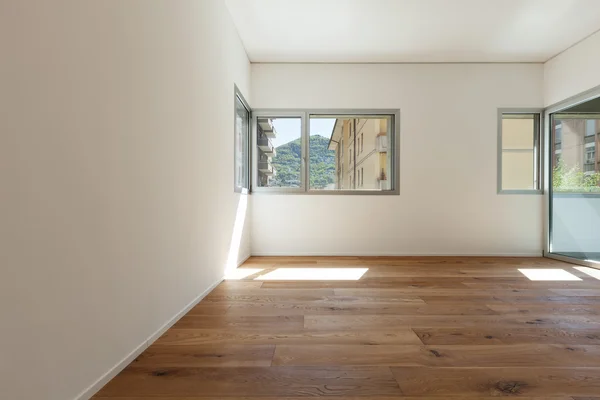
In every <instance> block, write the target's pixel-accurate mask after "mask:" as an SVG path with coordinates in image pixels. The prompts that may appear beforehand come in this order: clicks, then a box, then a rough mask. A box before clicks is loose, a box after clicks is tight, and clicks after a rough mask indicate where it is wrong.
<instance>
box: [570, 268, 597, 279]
mask: <svg viewBox="0 0 600 400" xmlns="http://www.w3.org/2000/svg"><path fill="white" fill-rule="evenodd" d="M573 268H575V269H576V270H577V271H581V272H583V273H584V274H586V275H589V276H591V277H592V278H596V279H598V280H600V270H599V269H596V268H590V267H573Z"/></svg>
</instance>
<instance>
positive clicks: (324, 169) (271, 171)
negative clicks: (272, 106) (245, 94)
mask: <svg viewBox="0 0 600 400" xmlns="http://www.w3.org/2000/svg"><path fill="white" fill-rule="evenodd" d="M253 114H254V116H253V124H252V125H253V131H254V132H255V138H254V140H255V142H256V148H255V150H254V151H255V153H256V156H255V157H254V160H255V165H254V168H255V169H256V173H255V174H254V175H255V177H254V178H253V179H254V182H255V185H254V186H255V189H253V190H255V191H257V192H291V193H324V194H326V193H340V194H356V193H370V194H398V176H399V174H398V166H399V162H398V150H397V148H398V134H399V111H397V110H377V111H373V110H365V111H362V112H356V111H355V110H353V111H345V110H337V111H330V110H328V111H323V112H321V111H297V112H288V111H279V110H273V111H259V112H254V113H253ZM359 119H360V124H361V125H360V129H357V125H358V121H359ZM357 131H360V132H361V133H360V136H358V134H357V133H356V132H357ZM265 136H266V137H265ZM383 138H386V139H385V140H384V139H383ZM365 141H366V144H365ZM380 143H385V146H382V145H378V144H380ZM369 146H370V147H369ZM363 151H364V155H361V157H360V158H358V157H357V155H358V154H359V153H361V152H363ZM365 174H367V176H371V177H372V179H371V178H368V179H366V180H365Z"/></svg>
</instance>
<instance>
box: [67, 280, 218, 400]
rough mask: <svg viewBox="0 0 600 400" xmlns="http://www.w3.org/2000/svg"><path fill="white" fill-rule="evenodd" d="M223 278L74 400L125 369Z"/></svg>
mask: <svg viewBox="0 0 600 400" xmlns="http://www.w3.org/2000/svg"><path fill="white" fill-rule="evenodd" d="M221 282H223V279H219V280H217V281H216V282H214V283H213V284H212V285H210V286H209V287H208V288H207V289H206V290H204V291H203V292H202V293H200V295H198V296H197V297H196V298H195V299H193V300H192V301H191V302H190V303H188V304H187V305H186V306H185V307H183V309H182V310H181V311H179V312H178V313H177V314H175V315H174V316H173V318H171V319H170V320H168V321H167V322H165V323H164V324H163V325H162V326H161V327H160V328H158V329H157V330H156V331H155V332H154V333H153V334H151V335H150V336H149V337H148V338H147V339H146V340H144V341H143V342H142V343H140V344H139V345H138V346H137V347H136V348H135V349H133V350H132V351H131V352H130V353H129V354H128V355H126V356H125V357H124V358H123V359H122V360H121V361H119V362H118V363H117V364H115V365H114V366H113V367H112V368H111V369H109V370H108V371H107V372H106V373H105V374H104V375H102V376H101V377H100V378H99V379H98V380H97V381H96V382H94V383H93V384H91V385H90V386H89V387H88V388H87V389H85V390H84V391H83V392H81V393H80V394H79V395H77V396H76V397H75V399H74V400H88V399H90V398H91V397H92V396H93V395H95V394H96V393H97V392H98V391H100V389H102V388H103V387H104V385H106V384H107V383H108V382H109V381H110V380H111V379H113V378H114V377H115V376H117V375H118V374H119V373H120V372H121V371H122V370H124V369H125V367H127V366H128V365H129V364H131V362H132V361H133V360H135V358H136V357H137V356H139V355H140V354H142V353H143V352H144V350H146V349H147V348H148V347H150V345H151V344H152V343H154V342H155V341H156V339H158V338H159V337H161V336H162V334H163V333H165V332H166V331H167V329H169V328H170V327H172V326H173V325H174V324H175V322H177V321H179V319H181V317H183V316H184V315H185V314H187V313H188V312H189V311H190V310H191V309H192V308H193V307H194V306H195V305H196V304H198V303H200V301H202V299H204V298H205V297H206V296H207V295H208V294H209V293H210V292H211V291H212V290H213V289H214V288H216V287H217V286H218V285H219V284H220V283H221Z"/></svg>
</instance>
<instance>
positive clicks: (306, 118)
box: [250, 108, 401, 196]
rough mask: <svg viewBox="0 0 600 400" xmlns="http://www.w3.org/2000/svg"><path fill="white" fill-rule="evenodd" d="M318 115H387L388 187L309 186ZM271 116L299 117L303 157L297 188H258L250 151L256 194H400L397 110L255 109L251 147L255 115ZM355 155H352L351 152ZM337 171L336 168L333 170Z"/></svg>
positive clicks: (253, 130)
mask: <svg viewBox="0 0 600 400" xmlns="http://www.w3.org/2000/svg"><path fill="white" fill-rule="evenodd" d="M311 116H318V117H321V118H324V117H328V116H331V117H332V118H333V117H345V116H348V117H352V116H356V117H362V116H367V117H377V116H381V117H389V118H390V119H391V123H390V126H389V129H390V139H389V141H390V144H389V145H388V149H389V150H391V151H393V154H392V157H391V162H390V164H391V165H390V171H389V176H388V180H389V181H390V183H391V189H390V190H356V189H350V190H349V189H342V190H331V189H311V188H310V148H309V140H308V139H309V137H310V118H311ZM264 117H273V118H286V117H288V118H298V117H300V118H301V139H302V140H301V143H302V157H301V162H300V169H301V171H300V182H301V185H300V187H299V188H283V187H259V186H258V185H257V183H258V182H257V180H258V176H257V175H258V174H257V170H258V159H257V156H256V153H257V152H256V151H252V163H251V175H252V179H251V182H252V184H251V185H252V192H253V193H256V194H268V193H270V194H302V195H362V196H364V195H368V196H381V195H383V196H389V195H399V194H400V162H401V160H400V109H319V108H314V109H313V108H311V109H269V108H265V109H255V110H253V111H252V118H251V128H250V129H251V133H252V134H251V136H252V140H251V148H252V149H254V148H255V147H256V146H257V136H258V127H257V123H258V118H264ZM354 156H355V155H354ZM336 173H337V171H336Z"/></svg>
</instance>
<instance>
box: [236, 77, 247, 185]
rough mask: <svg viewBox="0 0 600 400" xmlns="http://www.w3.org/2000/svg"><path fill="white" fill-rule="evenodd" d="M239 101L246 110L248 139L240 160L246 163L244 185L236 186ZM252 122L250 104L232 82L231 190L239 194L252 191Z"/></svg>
mask: <svg viewBox="0 0 600 400" xmlns="http://www.w3.org/2000/svg"><path fill="white" fill-rule="evenodd" d="M238 100H239V101H240V103H242V106H244V108H245V109H246V111H247V112H248V129H247V132H246V135H247V137H248V140H246V147H247V153H246V155H247V156H246V157H245V159H242V162H245V163H246V164H247V165H248V168H246V176H245V182H244V183H245V184H246V185H245V186H238V185H237V182H236V179H235V178H236V168H237V167H238V166H237V163H236V158H237V152H238V150H239V149H238V145H237V132H236V123H237V101H238ZM251 124H252V108H251V107H250V105H249V104H248V101H246V98H245V97H244V95H243V94H242V92H241V91H240V89H239V88H238V87H237V85H236V84H235V83H234V84H233V191H234V193H241V194H249V193H251V192H252V162H251V160H252V145H251V142H252V128H251V126H250V125H251ZM242 154H243V149H242Z"/></svg>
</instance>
